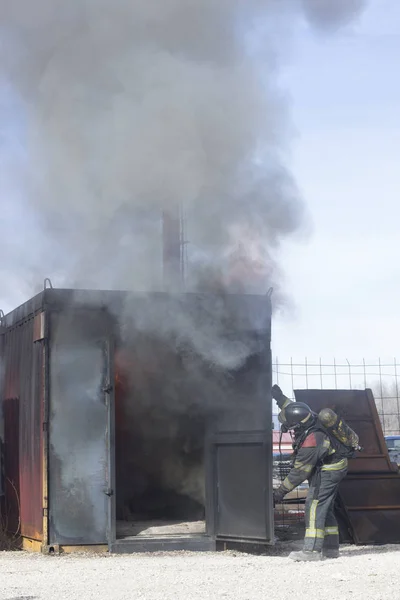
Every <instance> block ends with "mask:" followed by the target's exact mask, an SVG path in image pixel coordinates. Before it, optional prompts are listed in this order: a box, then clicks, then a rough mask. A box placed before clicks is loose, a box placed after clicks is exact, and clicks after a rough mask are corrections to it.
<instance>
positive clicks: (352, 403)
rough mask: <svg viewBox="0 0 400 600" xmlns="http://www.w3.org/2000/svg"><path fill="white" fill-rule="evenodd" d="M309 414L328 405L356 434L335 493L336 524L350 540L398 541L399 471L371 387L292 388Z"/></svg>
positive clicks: (399, 508) (361, 541)
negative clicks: (356, 450)
mask: <svg viewBox="0 0 400 600" xmlns="http://www.w3.org/2000/svg"><path fill="white" fill-rule="evenodd" d="M295 397H296V400H297V401H298V402H305V403H306V404H308V405H309V406H310V407H311V408H312V409H313V410H314V411H315V412H319V411H320V410H321V409H322V408H325V407H328V408H332V409H333V410H335V412H337V413H338V414H339V415H340V416H341V417H343V418H344V419H345V421H346V422H347V423H348V424H349V425H350V427H351V428H352V429H354V431H356V433H357V434H358V435H359V437H360V445H361V446H362V447H363V448H364V451H363V452H362V453H357V455H356V457H355V458H354V459H352V460H351V461H349V472H348V475H347V477H346V479H345V480H344V481H343V482H342V484H341V487H340V492H339V505H340V507H341V521H342V528H343V527H344V528H345V532H344V533H345V534H347V535H348V534H350V538H351V540H352V541H353V542H355V543H356V544H388V543H398V542H400V473H399V472H398V466H397V465H396V464H395V463H392V462H391V460H390V457H389V452H388V450H387V447H386V443H385V439H384V436H383V431H382V426H381V423H380V420H379V415H378V412H377V409H376V405H375V400H374V397H373V394H372V391H371V390H369V389H367V390H295Z"/></svg>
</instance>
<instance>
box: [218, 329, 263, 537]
mask: <svg viewBox="0 0 400 600" xmlns="http://www.w3.org/2000/svg"><path fill="white" fill-rule="evenodd" d="M229 381H230V383H229V387H230V392H228V395H230V398H229V399H228V400H229V401H228V403H227V404H226V405H225V408H224V411H223V412H221V413H220V415H219V418H218V419H215V420H214V422H213V423H212V424H211V425H210V428H209V432H208V436H207V439H206V496H207V528H208V533H209V534H210V535H213V536H214V537H215V539H216V540H217V541H218V540H220V541H225V542H239V543H259V544H271V543H273V540H274V524H273V502H272V398H271V352H270V337H269V331H267V332H265V331H264V332H263V334H262V336H259V343H258V351H257V352H256V353H254V354H252V355H251V356H249V357H248V360H247V362H246V364H245V365H244V366H243V367H242V368H241V369H240V370H239V371H237V372H236V373H235V374H234V376H232V374H230V377H229Z"/></svg>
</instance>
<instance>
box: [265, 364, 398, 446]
mask: <svg viewBox="0 0 400 600" xmlns="http://www.w3.org/2000/svg"><path fill="white" fill-rule="evenodd" d="M399 376H400V363H399V362H398V361H397V360H396V359H395V358H394V359H393V360H392V361H382V360H381V359H379V358H378V359H377V360H375V361H372V362H367V361H366V360H365V359H361V360H360V361H358V362H350V361H349V360H347V359H344V360H336V359H333V360H332V361H323V360H322V359H318V360H317V361H310V360H308V359H307V358H305V359H304V361H303V362H302V361H294V360H293V359H289V360H285V361H280V360H279V359H278V358H276V359H275V361H274V364H273V379H274V383H277V384H278V385H279V386H280V387H281V388H282V390H283V391H284V393H285V394H286V395H287V396H289V397H292V398H293V390H294V389H321V390H323V389H335V390H340V389H350V390H361V389H365V388H371V389H372V391H373V394H374V397H375V403H376V407H377V410H378V414H379V417H380V420H381V423H382V429H383V433H384V435H400V382H399ZM277 412H278V411H277V410H276V413H277ZM274 422H276V421H275V419H274Z"/></svg>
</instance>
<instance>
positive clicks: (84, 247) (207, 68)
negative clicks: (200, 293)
mask: <svg viewBox="0 0 400 600" xmlns="http://www.w3.org/2000/svg"><path fill="white" fill-rule="evenodd" d="M361 7H362V2H361V1H360V0H136V1H135V2H131V1H128V0H116V1H113V2H111V0H71V1H70V2H64V1H63V0H35V1H33V2H27V1H26V0H13V1H12V2H9V0H0V44H1V46H0V50H1V66H0V69H1V71H0V73H1V80H0V81H1V86H2V87H1V90H0V91H1V96H0V97H1V98H2V99H3V104H4V106H6V107H7V109H8V110H7V111H2V114H1V116H0V119H1V123H0V127H1V132H2V135H3V140H6V142H7V143H6V146H5V148H6V149H5V150H3V153H2V156H1V159H2V175H3V177H2V184H1V186H2V188H3V189H2V190H1V193H2V196H3V197H4V198H6V202H7V204H9V206H10V210H8V211H6V214H5V226H4V230H5V231H6V233H5V235H3V236H1V242H0V243H1V247H0V248H1V250H2V254H3V256H7V261H6V264H4V261H3V266H2V275H3V282H4V281H6V282H7V281H10V282H11V284H12V285H11V286H10V288H11V290H10V292H9V294H10V295H15V294H16V293H17V294H18V295H19V294H22V290H23V292H24V293H26V292H28V291H29V292H32V286H33V285H34V283H36V284H39V286H40V284H41V281H42V279H43V277H45V276H51V277H52V278H53V280H54V283H55V284H56V285H57V286H62V285H68V287H70V286H73V285H75V286H82V287H94V288H103V289H104V288H123V289H132V290H137V289H141V290H149V289H158V288H160V286H161V280H162V259H161V256H162V247H161V223H160V210H161V209H164V210H170V211H172V212H174V211H175V209H176V206H177V205H178V204H181V205H182V206H183V208H184V213H185V221H186V239H187V242H188V243H187V245H186V247H187V253H188V259H189V269H188V282H187V285H188V286H189V287H190V286H192V287H197V288H198V287H201V286H203V287H204V285H205V283H207V282H208V283H209V282H210V280H212V277H211V275H213V277H214V278H215V279H216V280H218V281H219V283H220V284H221V285H222V286H223V287H224V288H225V289H241V290H244V291H257V292H263V291H265V290H266V289H267V288H268V286H269V285H271V284H272V285H275V286H277V287H278V288H279V287H280V279H281V275H280V272H279V268H278V264H277V257H278V256H279V247H280V244H281V242H282V240H284V239H285V238H286V237H287V236H289V235H290V234H292V233H293V232H294V231H296V230H297V229H298V228H299V227H300V226H301V224H302V222H303V219H304V214H305V212H304V206H303V202H302V199H301V198H300V196H299V192H298V190H297V188H296V184H295V182H294V181H293V178H292V176H291V174H290V172H288V170H287V168H286V167H285V164H286V156H285V151H286V147H287V143H288V141H289V137H290V128H289V127H288V123H289V119H288V114H287V107H286V102H285V98H284V94H283V93H282V91H281V90H280V89H279V86H278V84H277V69H278V66H279V47H280V45H281V44H282V42H281V41H279V42H278V41H277V38H279V35H278V33H277V32H280V31H285V33H286V34H287V33H288V31H289V30H290V28H291V27H292V26H295V25H296V23H298V21H299V19H300V18H303V17H306V18H307V19H308V20H309V22H311V23H314V24H317V25H319V26H321V27H322V28H323V29H332V28H335V27H336V26H339V25H342V24H343V23H345V22H346V21H347V20H349V19H350V18H351V17H353V16H354V15H355V14H356V13H357V12H358V11H359V10H360V9H361ZM283 37H284V36H283ZM3 148H4V144H3ZM16 215H18V217H17V216H16ZM18 299H19V298H18Z"/></svg>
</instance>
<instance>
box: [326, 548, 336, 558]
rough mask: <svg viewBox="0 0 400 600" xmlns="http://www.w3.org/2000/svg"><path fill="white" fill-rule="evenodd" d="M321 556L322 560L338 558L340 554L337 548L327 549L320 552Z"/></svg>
mask: <svg viewBox="0 0 400 600" xmlns="http://www.w3.org/2000/svg"><path fill="white" fill-rule="evenodd" d="M322 554H323V556H324V558H339V556H340V553H339V550H338V549H337V548H329V549H326V550H322Z"/></svg>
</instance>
